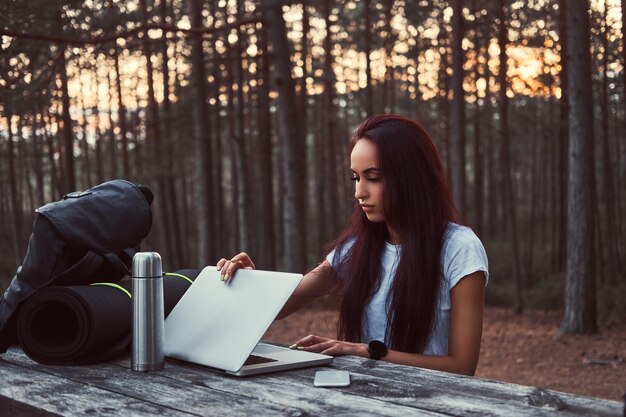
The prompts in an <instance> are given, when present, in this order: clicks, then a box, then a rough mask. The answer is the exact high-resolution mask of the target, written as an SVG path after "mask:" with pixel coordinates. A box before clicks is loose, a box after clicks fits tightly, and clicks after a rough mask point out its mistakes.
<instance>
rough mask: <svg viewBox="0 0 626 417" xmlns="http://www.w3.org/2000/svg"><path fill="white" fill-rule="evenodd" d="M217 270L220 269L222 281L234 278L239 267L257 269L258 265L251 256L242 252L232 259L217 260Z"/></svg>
mask: <svg viewBox="0 0 626 417" xmlns="http://www.w3.org/2000/svg"><path fill="white" fill-rule="evenodd" d="M216 267H217V270H218V271H220V279H221V280H222V281H228V280H229V279H230V278H232V276H233V274H234V273H235V272H236V271H237V270H238V269H239V268H243V269H255V268H256V266H255V265H254V262H252V259H250V256H248V254H247V253H245V252H241V253H240V254H237V255H235V256H233V257H232V258H231V259H230V260H229V259H226V258H222V259H220V260H219V261H218V262H217V265H216Z"/></svg>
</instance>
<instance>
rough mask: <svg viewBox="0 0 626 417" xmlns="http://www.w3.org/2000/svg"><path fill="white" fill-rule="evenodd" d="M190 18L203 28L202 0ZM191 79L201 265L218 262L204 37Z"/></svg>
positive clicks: (195, 42) (195, 41) (196, 47)
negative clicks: (214, 237)
mask: <svg viewBox="0 0 626 417" xmlns="http://www.w3.org/2000/svg"><path fill="white" fill-rule="evenodd" d="M188 4H189V8H190V9H189V15H190V18H191V27H193V28H195V29H201V28H202V27H203V25H202V3H201V1H200V0H190V1H189V3H188ZM190 43H191V66H192V68H191V78H192V84H193V86H194V87H193V91H194V92H195V97H194V101H193V102H194V105H193V108H194V135H195V143H196V146H197V152H196V163H197V166H196V184H197V187H198V195H197V207H198V214H197V218H196V225H197V226H198V227H197V230H198V253H197V263H198V265H207V264H208V263H209V262H215V261H216V259H214V258H216V251H215V247H214V245H213V241H212V240H210V239H209V237H213V236H215V230H216V228H215V225H214V223H213V220H212V209H211V206H212V205H213V204H214V203H215V202H216V201H217V199H216V198H215V197H216V196H215V193H214V190H213V186H212V183H211V178H210V177H211V175H209V173H210V172H211V154H210V152H211V140H210V137H209V136H208V135H209V132H210V129H211V126H209V118H208V117H207V112H206V72H205V68H204V52H203V50H202V36H201V35H200V34H195V35H192V36H191V41H190Z"/></svg>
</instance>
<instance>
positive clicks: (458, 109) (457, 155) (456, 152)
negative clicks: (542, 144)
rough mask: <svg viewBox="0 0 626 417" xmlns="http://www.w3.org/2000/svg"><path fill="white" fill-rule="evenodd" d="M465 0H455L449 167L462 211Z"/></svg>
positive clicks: (461, 210) (453, 189)
mask: <svg viewBox="0 0 626 417" xmlns="http://www.w3.org/2000/svg"><path fill="white" fill-rule="evenodd" d="M463 36H464V29H463V0H454V1H453V2H452V107H451V111H450V122H451V125H450V127H451V132H450V133H451V135H450V157H451V160H450V162H451V166H449V167H448V169H449V172H450V173H451V174H450V178H451V186H452V197H453V198H454V203H455V205H456V207H457V209H458V210H459V212H461V213H462V214H464V211H465V93H464V91H463V78H464V72H463V62H464V61H465V59H464V52H463V47H462V43H463Z"/></svg>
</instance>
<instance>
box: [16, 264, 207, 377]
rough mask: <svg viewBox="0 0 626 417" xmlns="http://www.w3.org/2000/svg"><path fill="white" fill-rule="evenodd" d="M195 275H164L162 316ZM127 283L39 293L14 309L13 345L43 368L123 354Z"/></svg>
mask: <svg viewBox="0 0 626 417" xmlns="http://www.w3.org/2000/svg"><path fill="white" fill-rule="evenodd" d="M199 273H200V270H180V271H176V272H175V273H165V274H164V275H165V276H164V277H163V299H164V312H165V316H166V317H167V315H168V314H169V313H170V312H171V311H172V309H173V308H174V306H175V305H176V303H177V302H178V300H180V298H181V297H182V296H183V294H184V293H185V291H187V289H188V288H189V287H190V286H191V282H192V281H193V280H194V279H195V278H196V277H197V276H198V274H199ZM131 293H132V280H124V281H118V282H114V283H96V284H92V285H77V286H50V287H44V288H41V289H40V290H39V291H37V292H36V293H35V294H33V295H32V296H31V297H30V298H29V299H28V300H27V301H26V302H25V303H24V305H23V306H22V307H21V308H20V310H19V313H18V321H17V333H18V340H19V343H20V345H21V347H22V349H23V350H24V352H25V353H26V355H28V357H30V358H31V359H33V360H35V361H37V362H39V363H43V364H48V365H84V364H88V363H96V362H102V361H105V360H107V359H111V358H113V357H115V356H117V355H120V354H121V353H123V352H124V351H125V350H126V349H127V348H128V346H129V345H130V339H131V323H132V299H131V295H132V294H131Z"/></svg>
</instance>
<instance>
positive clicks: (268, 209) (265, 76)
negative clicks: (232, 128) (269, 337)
mask: <svg viewBox="0 0 626 417" xmlns="http://www.w3.org/2000/svg"><path fill="white" fill-rule="evenodd" d="M259 43H260V45H261V54H262V55H261V71H260V77H261V79H260V80H259V89H258V93H257V94H258V100H259V106H258V107H259V112H258V118H259V136H260V137H259V142H260V152H259V158H258V163H259V176H258V184H259V186H258V188H259V190H261V193H260V194H259V206H260V207H259V208H260V210H261V213H262V216H261V219H262V221H261V222H260V224H259V233H260V235H261V238H262V244H261V247H262V251H261V253H260V254H259V259H260V260H261V262H262V263H260V264H261V265H263V263H264V264H265V265H266V266H265V268H268V269H275V268H276V261H277V259H276V233H275V230H274V223H275V222H274V218H275V217H274V185H273V175H272V173H273V171H274V168H273V166H272V148H273V146H272V117H271V114H270V88H269V84H270V62H269V52H268V49H267V33H266V30H265V28H263V29H262V30H261V31H260V34H259ZM258 265H259V264H257V266H258ZM261 268H263V267H261Z"/></svg>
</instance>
